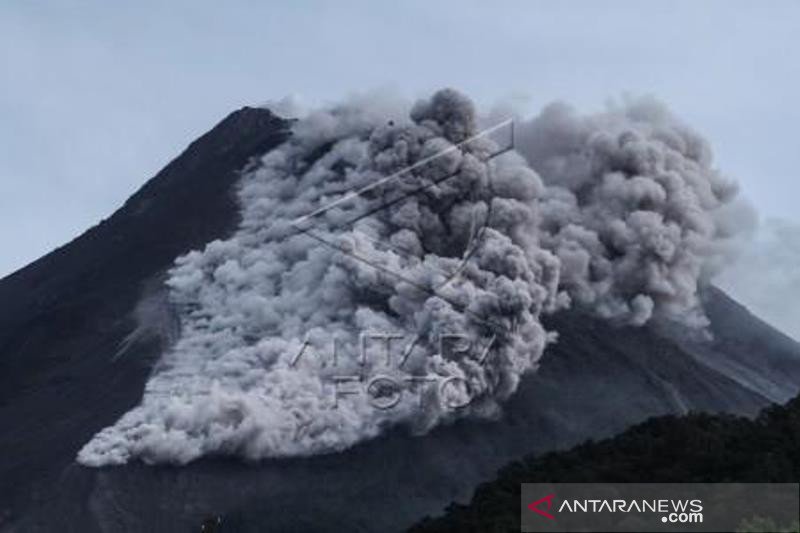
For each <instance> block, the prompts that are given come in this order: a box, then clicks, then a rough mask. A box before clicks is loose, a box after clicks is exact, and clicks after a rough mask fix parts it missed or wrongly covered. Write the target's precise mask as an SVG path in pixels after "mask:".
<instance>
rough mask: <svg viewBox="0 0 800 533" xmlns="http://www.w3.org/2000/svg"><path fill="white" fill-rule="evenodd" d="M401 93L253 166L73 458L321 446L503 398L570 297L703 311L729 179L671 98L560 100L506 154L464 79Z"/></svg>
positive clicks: (660, 310) (605, 306) (340, 113)
mask: <svg viewBox="0 0 800 533" xmlns="http://www.w3.org/2000/svg"><path fill="white" fill-rule="evenodd" d="M389 109H392V111H389ZM396 109H397V106H389V107H387V106H386V105H384V104H383V103H380V104H379V103H377V102H367V103H365V102H359V103H356V104H353V103H350V104H348V105H342V106H339V107H335V108H333V109H328V110H322V111H316V112H312V113H310V114H309V115H308V116H307V117H305V118H303V119H302V120H300V121H298V122H297V123H296V124H295V126H294V130H293V136H292V138H291V139H290V140H289V141H287V142H286V143H285V144H284V145H282V146H281V147H279V148H278V149H276V150H273V151H271V152H270V153H268V154H266V155H265V156H264V157H263V159H262V162H261V165H260V167H259V168H257V169H256V170H254V171H252V172H250V173H249V174H247V175H245V176H244V177H243V178H242V183H241V185H240V188H239V200H240V203H241V208H242V222H241V224H240V227H239V229H238V231H237V232H236V234H235V235H234V236H233V237H231V238H230V239H228V240H225V241H215V242H212V243H210V244H208V245H207V246H206V248H205V250H203V251H196V252H191V253H189V254H187V255H186V256H183V257H180V258H178V259H177V260H176V265H175V267H174V268H173V270H172V271H171V274H170V278H169V282H168V284H169V288H170V291H171V297H172V301H173V303H174V304H175V305H176V306H177V308H178V310H179V314H180V316H181V328H182V331H181V337H180V339H179V340H178V341H177V342H176V344H175V345H174V347H173V348H172V349H171V350H170V351H169V352H168V353H167V354H165V355H164V357H163V359H162V361H161V362H160V363H159V366H158V367H157V368H156V369H155V370H154V373H153V376H152V377H151V379H150V380H149V382H148V383H147V386H146V390H145V393H144V397H143V400H142V403H141V405H140V406H138V407H136V408H135V409H133V410H132V411H130V412H129V413H127V414H126V415H125V416H123V417H122V418H121V419H120V420H119V421H118V422H117V423H116V424H115V425H114V426H112V427H109V428H107V429H105V430H103V431H102V432H100V433H99V434H98V435H96V436H95V437H94V438H93V439H92V441H91V442H89V443H88V444H87V445H86V446H85V447H84V448H83V450H81V452H80V454H79V460H80V461H81V462H82V463H84V464H87V465H107V464H120V463H125V462H127V461H128V460H130V459H132V458H141V459H143V460H145V461H147V462H175V463H185V462H188V461H191V460H193V459H196V458H198V457H201V456H203V455H209V454H231V455H239V456H243V457H247V458H253V459H257V458H263V457H280V456H289V455H308V454H315V453H324V452H331V451H336V450H341V449H343V448H346V447H348V446H351V445H353V444H355V443H357V442H359V441H361V440H364V439H368V438H371V437H374V436H376V435H378V434H379V433H381V432H382V431H384V430H385V429H386V428H388V427H391V426H397V425H405V426H407V427H409V428H411V429H412V430H413V431H419V432H424V431H426V430H427V429H429V428H431V427H432V426H434V425H436V424H438V423H441V422H446V421H448V420H452V419H454V418H456V417H461V416H493V415H495V414H496V413H497V412H498V409H499V405H500V403H501V402H502V400H504V399H505V398H507V397H508V396H509V395H510V394H512V393H513V392H514V390H515V389H516V387H517V385H518V383H519V380H520V378H521V376H522V375H523V374H524V373H525V372H527V371H530V370H532V369H535V367H536V364H537V361H538V359H539V358H540V357H541V355H542V353H543V351H544V350H545V347H546V345H547V343H548V342H549V341H551V340H552V339H553V335H551V334H549V333H548V332H546V331H545V330H544V328H543V327H542V325H541V323H540V317H541V315H542V314H543V313H549V312H554V311H555V310H557V309H558V308H560V307H563V306H565V305H567V304H568V303H569V302H570V301H572V303H573V304H574V305H581V306H583V307H585V308H586V309H590V310H594V311H595V312H597V313H598V314H600V315H601V316H605V317H608V318H612V319H615V320H619V321H625V322H629V323H634V324H642V323H644V322H646V321H647V320H648V319H650V318H651V317H652V316H664V317H668V318H670V319H673V320H682V321H684V322H686V323H690V324H693V325H702V321H703V315H702V310H701V309H700V308H699V306H698V300H697V296H696V291H697V285H698V282H699V280H700V279H701V276H702V275H703V274H704V269H705V268H706V267H707V265H710V264H713V263H714V261H715V260H716V258H718V256H719V255H720V254H722V253H724V251H725V242H726V240H727V239H728V237H729V235H728V234H727V232H726V230H725V228H726V226H725V225H724V224H721V223H718V222H717V214H716V213H717V211H718V210H719V208H720V207H721V206H722V205H723V204H725V203H726V202H727V200H728V199H729V198H730V197H731V196H732V195H733V192H734V190H733V188H732V187H731V186H730V185H728V184H727V183H726V182H725V181H724V180H722V179H721V178H720V177H719V175H718V174H717V173H716V172H715V171H714V170H712V169H711V167H710V154H709V150H708V148H707V146H706V145H705V143H704V142H703V141H702V140H701V139H700V138H698V137H697V135H696V134H694V133H692V132H691V131H690V130H688V129H687V128H685V127H683V126H681V125H680V124H678V123H677V122H676V121H675V120H674V119H673V118H672V117H670V115H669V114H668V113H667V112H666V111H664V110H663V109H661V108H660V107H658V106H657V105H655V104H652V103H649V102H645V103H638V104H635V105H629V106H626V107H624V108H621V109H617V110H612V111H609V112H608V113H605V114H603V115H600V116H593V117H580V116H577V115H576V114H575V113H573V112H572V111H570V110H568V109H567V108H565V107H563V106H551V107H549V108H547V109H546V110H545V111H544V112H543V113H542V114H541V116H539V117H538V118H536V119H534V120H532V121H530V122H526V123H523V124H521V125H519V126H518V132H517V133H518V135H517V141H518V142H517V152H513V151H512V152H506V153H503V154H502V155H498V154H499V153H500V152H502V146H501V145H500V144H499V142H498V141H492V140H490V139H489V138H488V136H484V135H479V134H478V131H477V124H478V123H479V122H480V117H478V116H477V115H476V112H475V110H474V107H473V105H472V103H471V102H470V101H469V100H468V99H467V98H465V97H464V96H462V95H460V94H459V93H457V92H455V91H452V90H444V91H440V92H438V93H437V94H435V95H434V96H433V97H432V98H431V99H430V100H427V101H423V102H419V103H418V104H416V105H415V106H413V107H412V108H411V110H410V112H409V111H407V112H406V115H407V116H403V115H402V114H399V113H397V112H396V111H395V110H396ZM374 334H377V335H374ZM446 338H455V339H457V340H458V343H457V344H459V346H457V347H455V348H453V349H446V346H445V343H444V342H443V339H446ZM367 346H369V349H368V350H367V349H365V347H367ZM465 346H467V347H470V349H465Z"/></svg>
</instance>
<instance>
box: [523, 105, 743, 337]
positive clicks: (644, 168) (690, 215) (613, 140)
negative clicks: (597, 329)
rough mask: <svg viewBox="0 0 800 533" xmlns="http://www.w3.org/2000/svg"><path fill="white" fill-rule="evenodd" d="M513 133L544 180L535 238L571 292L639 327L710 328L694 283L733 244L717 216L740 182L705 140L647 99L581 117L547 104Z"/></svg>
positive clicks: (598, 309)
mask: <svg viewBox="0 0 800 533" xmlns="http://www.w3.org/2000/svg"><path fill="white" fill-rule="evenodd" d="M519 138H520V141H521V142H520V143H519V145H518V150H520V151H521V152H522V153H523V154H524V155H525V157H526V158H527V159H528V161H529V162H530V164H531V166H532V167H533V168H534V169H535V170H536V171H537V172H538V173H539V175H540V176H542V178H543V179H544V182H545V183H546V184H547V185H548V186H549V187H548V191H547V193H546V195H545V197H546V198H545V201H544V202H543V205H542V209H543V230H544V231H543V233H542V241H543V245H544V246H545V247H546V248H547V249H549V250H552V251H553V252H554V253H555V254H556V255H557V256H558V258H559V259H560V263H561V282H562V285H563V287H564V288H565V289H566V290H567V291H568V292H569V294H570V295H571V296H572V298H573V299H574V300H576V301H577V302H580V303H581V304H582V305H584V306H589V307H591V308H592V309H594V310H595V311H596V312H597V313H599V314H600V315H601V316H604V317H606V318H611V319H617V320H622V321H625V322H629V323H632V324H637V325H641V324H644V323H645V322H646V321H647V320H649V319H650V317H651V316H652V315H653V314H654V313H657V314H661V315H662V316H669V317H672V318H677V319H680V320H681V321H682V322H684V323H688V324H694V325H697V326H701V327H702V326H705V325H707V321H706V318H705V315H704V313H703V311H702V309H701V307H700V303H699V300H698V298H697V288H698V287H697V285H698V281H699V280H700V279H701V277H702V276H703V275H704V274H706V275H707V274H708V273H707V272H704V269H705V268H707V267H709V266H710V265H713V263H714V260H715V259H716V258H717V257H719V256H720V255H722V254H725V253H726V251H727V250H726V248H727V245H728V244H729V243H730V242H731V238H732V237H733V235H732V234H731V233H732V232H731V227H730V225H728V224H723V223H721V220H720V218H721V215H719V213H720V208H721V207H723V206H724V205H725V204H726V203H728V202H730V200H731V199H732V198H733V197H734V195H735V194H736V190H737V189H736V187H735V186H734V184H733V183H731V182H729V181H727V180H725V179H724V178H723V177H722V176H720V174H719V173H718V172H716V171H715V170H714V169H713V168H712V167H711V151H710V149H709V147H708V145H707V143H706V142H705V141H704V140H703V139H702V138H700V137H699V136H698V135H697V134H695V133H694V132H692V131H691V130H689V129H688V128H687V127H685V126H683V125H681V124H680V123H679V122H677V121H676V120H675V119H674V118H673V117H672V116H671V115H670V114H669V113H668V112H667V110H666V109H664V108H663V106H661V105H660V104H658V103H657V102H653V101H650V100H642V101H638V102H633V103H630V104H628V105H627V106H625V107H624V108H621V109H616V110H612V111H610V112H608V113H604V114H601V115H595V116H590V117H582V116H578V115H577V114H576V113H575V112H574V111H572V110H571V109H569V108H568V107H566V106H564V105H561V104H557V105H551V106H549V107H548V108H546V109H545V110H544V111H543V112H542V113H541V115H540V116H538V117H537V118H535V119H534V120H532V121H531V122H529V123H527V124H524V125H523V126H522V128H521V132H520V135H519Z"/></svg>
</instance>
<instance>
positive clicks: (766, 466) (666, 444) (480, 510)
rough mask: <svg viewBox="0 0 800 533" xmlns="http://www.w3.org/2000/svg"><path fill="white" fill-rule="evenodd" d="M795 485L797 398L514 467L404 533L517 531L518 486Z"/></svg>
mask: <svg viewBox="0 0 800 533" xmlns="http://www.w3.org/2000/svg"><path fill="white" fill-rule="evenodd" d="M798 480H800V397H797V398H795V399H794V400H792V401H791V402H789V403H788V404H787V405H786V406H773V407H770V408H768V409H766V410H764V412H762V413H761V415H759V417H758V418H757V419H756V420H748V419H746V418H741V417H736V416H732V415H716V416H712V415H707V414H692V415H689V416H685V417H675V416H666V417H662V418H656V419H652V420H648V421H647V422H645V423H643V424H641V425H637V426H635V427H633V428H631V429H628V430H627V431H625V432H624V433H622V434H621V435H618V436H616V437H614V438H612V439H608V440H605V441H601V442H596V443H592V442H589V443H586V444H583V445H581V446H578V447H576V448H573V449H571V450H569V451H567V452H556V453H549V454H546V455H543V456H541V457H533V456H531V457H527V458H525V459H524V460H522V461H515V462H514V463H512V464H510V465H508V466H506V467H504V468H503V469H502V470H501V471H500V472H499V474H498V476H497V479H496V480H494V481H491V482H489V483H485V484H483V485H481V486H480V487H479V488H478V490H477V491H476V492H475V495H474V496H473V498H472V501H471V502H470V503H469V504H468V505H453V506H451V507H449V508H448V510H447V513H446V514H445V515H444V516H442V517H439V518H435V519H426V520H424V521H423V522H421V523H420V524H419V525H418V526H416V527H414V528H412V531H414V532H416V533H423V532H431V533H433V532H448V531H452V532H458V533H467V532H470V531H474V532H480V533H483V532H486V531H496V532H500V531H519V530H520V525H519V520H520V509H519V501H520V484H521V483H531V482H550V483H595V482H607V483H609V482H619V483H636V482H641V483H648V482H661V483H679V482H694V483H704V482H731V481H736V482H746V483H796V482H797V481H798ZM795 527H796V526H795Z"/></svg>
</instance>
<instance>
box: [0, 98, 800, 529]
mask: <svg viewBox="0 0 800 533" xmlns="http://www.w3.org/2000/svg"><path fill="white" fill-rule="evenodd" d="M291 124H292V123H291V121H288V120H285V119H282V118H279V117H277V116H276V115H274V114H273V113H272V112H270V111H268V110H266V109H260V108H243V109H241V110H239V111H236V112H234V113H232V114H231V115H229V116H228V117H227V118H225V119H224V120H223V121H222V122H221V123H219V124H218V125H217V126H216V127H215V128H213V129H212V130H211V131H210V132H208V133H207V134H205V135H204V136H202V137H201V138H199V139H198V140H196V141H195V142H193V143H192V144H191V145H190V146H189V147H188V148H187V149H186V150H185V151H184V152H183V153H182V154H181V155H180V156H179V157H177V158H176V159H175V160H174V161H172V162H171V163H170V164H169V165H167V166H166V167H165V168H164V169H163V170H162V171H161V172H160V173H159V174H158V175H156V176H155V177H154V178H152V179H151V180H150V181H148V182H147V183H146V184H145V185H144V186H143V187H142V188H141V189H140V190H139V191H138V192H137V193H136V194H134V195H133V196H132V197H131V198H130V199H129V200H128V201H127V202H126V203H125V205H124V206H122V207H121V208H120V209H119V210H118V211H117V212H115V213H114V214H113V215H112V216H111V217H110V218H108V219H107V220H104V221H102V222H101V223H100V224H98V225H97V226H96V227H94V228H92V229H90V230H89V231H87V232H86V233H85V234H83V235H81V236H80V237H78V238H77V239H75V240H74V241H72V242H70V243H69V244H67V245H65V246H63V247H61V248H59V249H57V250H55V251H53V252H52V253H50V254H48V255H46V256H45V257H43V258H41V259H39V260H37V261H35V262H34V263H32V264H30V265H29V266H27V267H25V268H23V269H21V270H19V271H17V272H15V273H14V274H12V275H10V276H8V277H6V278H4V279H3V280H0V302H2V304H0V423H1V424H2V427H3V428H5V431H3V432H2V434H0V531H54V530H58V531H81V532H91V531H103V532H110V531H115V532H116V531H149V532H158V531H165V532H166V531H169V532H173V531H199V530H200V528H201V525H202V524H203V522H204V521H205V520H208V519H209V518H212V519H214V520H216V519H217V518H219V520H220V524H221V525H220V528H222V530H223V531H228V530H230V531H264V530H269V531H295V532H296V531H401V530H404V529H405V528H407V527H409V526H410V525H412V524H413V523H415V522H416V521H418V520H419V519H420V518H422V517H424V516H426V515H433V514H437V513H439V512H441V510H442V508H443V507H444V506H445V505H446V504H448V503H449V502H451V501H454V500H456V501H459V500H461V501H463V500H465V499H467V498H468V497H469V496H470V495H471V493H472V491H473V490H474V488H475V486H476V485H477V484H478V483H480V482H481V481H484V480H485V479H487V478H490V477H492V476H493V474H494V473H495V471H496V470H497V469H498V468H499V467H500V466H502V465H504V464H505V463H507V462H508V461H509V460H512V459H515V458H517V457H520V456H522V455H524V454H528V453H532V452H542V451H547V450H554V449H563V448H566V447H569V446H572V445H574V444H577V443H580V442H582V441H584V440H585V439H588V438H601V437H606V436H610V435H613V434H615V433H618V432H619V431H621V430H623V429H624V428H626V427H627V426H629V425H631V424H634V423H637V422H640V421H642V420H644V419H646V418H648V417H652V416H655V415H663V414H668V413H686V412H689V411H705V412H730V413H736V414H743V415H748V416H752V415H754V414H755V413H757V412H758V411H759V410H760V409H761V408H763V407H764V406H766V405H768V404H771V403H776V402H777V403H781V402H785V401H787V400H788V399H789V398H791V397H792V396H794V395H795V394H797V392H798V388H800V345H798V344H797V343H796V342H794V341H793V340H791V339H790V338H788V337H787V336H785V335H783V334H781V333H780V332H778V331H776V330H775V329H773V328H771V327H770V326H769V325H767V324H766V323H764V322H762V321H761V320H759V319H758V318H757V317H755V316H753V315H752V314H751V313H749V312H748V310H747V309H745V308H744V307H743V306H741V305H739V304H738V303H736V302H735V301H734V300H732V299H731V298H730V297H728V296H727V295H726V294H724V293H723V292H722V291H720V290H719V289H717V288H715V287H713V286H707V287H704V288H703V289H702V291H701V299H702V301H703V305H704V309H705V312H706V314H707V317H708V319H709V321H710V331H711V333H712V338H710V339H708V338H699V337H696V336H692V335H681V334H677V335H676V334H675V332H674V331H668V330H667V329H665V328H664V327H661V326H656V325H651V324H648V325H645V326H642V327H633V326H625V325H614V324H612V323H611V322H609V321H606V320H603V319H601V318H598V317H597V316H595V315H593V314H590V313H587V312H584V311H581V310H580V309H577V308H576V309H570V310H563V311H560V312H557V313H555V314H553V315H550V316H547V317H546V319H545V321H546V326H548V328H551V329H553V330H556V331H558V332H559V338H558V342H556V343H555V344H553V345H551V346H550V347H548V349H547V351H546V353H545V355H544V357H543V358H542V360H541V361H540V368H539V370H538V372H536V373H533V374H528V375H525V376H524V377H523V379H522V382H521V384H520V385H519V387H518V390H517V391H516V393H515V394H514V395H513V396H512V397H511V398H510V400H509V401H508V402H507V403H506V404H505V406H504V412H503V414H502V416H501V417H500V418H499V419H497V420H491V421H480V420H466V419H464V420H457V421H455V422H453V423H451V424H446V425H442V426H439V427H437V428H435V429H433V430H432V431H430V432H429V433H427V434H426V435H424V436H412V435H409V434H408V432H407V431H404V430H402V429H399V428H398V429H393V430H391V431H388V432H386V433H384V434H382V435H381V436H379V437H378V438H375V439H373V440H370V441H368V442H364V443H361V444H357V445H356V446H354V447H352V448H349V449H347V450H345V451H342V452H339V453H332V454H326V455H317V456H313V457H305V458H302V457H299V458H288V459H266V460H262V461H257V462H247V461H242V460H239V459H234V458H229V457H205V458H202V459H199V460H197V461H194V462H191V463H189V464H187V465H184V466H171V465H148V464H144V463H142V462H139V461H132V462H129V463H128V464H126V465H123V466H112V467H104V468H89V467H86V466H83V465H81V464H79V463H78V462H77V461H76V455H77V453H78V451H79V450H80V449H81V447H83V446H84V445H85V444H86V443H87V442H88V441H90V440H91V439H92V437H93V436H94V435H96V434H97V433H98V432H99V431H100V430H102V429H103V428H105V427H108V426H110V425H112V424H114V423H115V421H117V420H118V419H119V418H120V417H121V416H122V415H123V414H124V413H126V412H127V411H129V410H130V409H131V408H133V407H134V406H136V405H137V404H138V402H139V401H140V400H141V398H142V394H143V390H144V387H145V383H146V382H147V380H148V378H149V376H150V375H151V373H152V371H153V368H154V365H156V364H157V363H158V361H159V358H160V356H161V355H162V354H163V352H164V351H165V350H166V349H167V347H168V346H169V345H170V343H171V342H173V341H174V337H175V335H177V329H178V327H179V325H178V324H177V323H176V319H175V317H173V316H171V315H170V314H169V313H167V312H164V313H163V315H162V316H157V320H153V313H154V311H153V310H156V311H158V312H160V311H159V310H162V309H164V308H165V306H164V305H161V303H162V300H163V299H164V298H165V294H164V291H163V289H162V287H163V285H164V280H165V278H166V275H167V270H168V269H170V268H171V267H172V266H173V261H174V260H175V258H176V257H177V256H179V255H182V254H185V253H187V252H189V251H191V250H194V249H198V248H200V247H202V246H203V245H204V244H205V243H208V242H210V241H213V240H214V239H223V238H226V237H228V236H230V235H231V234H232V233H233V232H234V231H235V230H236V227H237V224H238V223H239V222H240V218H239V217H240V212H239V209H238V207H237V203H236V198H235V194H234V189H235V186H236V184H237V182H238V180H239V178H240V176H241V175H242V172H245V171H247V169H249V168H251V167H252V166H253V165H254V164H256V161H257V159H258V158H259V157H260V156H262V155H263V154H264V153H266V152H269V151H270V150H271V149H274V148H275V147H277V146H279V145H280V144H281V143H283V142H284V141H286V140H287V139H288V138H289V136H290V135H291V133H290V128H291ZM143 313H144V314H147V315H148V317H149V323H150V324H151V325H152V324H155V326H154V327H148V328H143V327H142V326H141V321H140V320H139V317H140V316H141V315H142V314H143Z"/></svg>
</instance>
